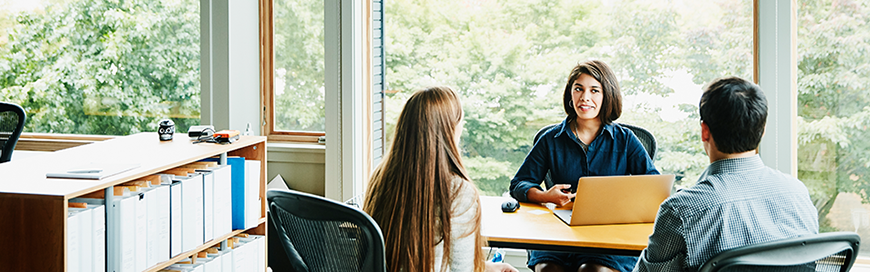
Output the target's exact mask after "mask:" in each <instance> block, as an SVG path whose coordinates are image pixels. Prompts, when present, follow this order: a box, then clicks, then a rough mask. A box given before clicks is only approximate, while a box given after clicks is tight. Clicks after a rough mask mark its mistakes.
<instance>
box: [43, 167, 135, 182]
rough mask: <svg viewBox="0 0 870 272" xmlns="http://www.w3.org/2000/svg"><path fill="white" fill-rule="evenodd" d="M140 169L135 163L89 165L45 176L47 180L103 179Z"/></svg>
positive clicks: (57, 171)
mask: <svg viewBox="0 0 870 272" xmlns="http://www.w3.org/2000/svg"><path fill="white" fill-rule="evenodd" d="M136 167H139V164H135V163H88V164H83V165H79V166H76V167H73V168H69V169H58V170H54V171H52V172H48V173H46V174H45V177H46V178H71V179H103V178H106V177H110V176H113V175H116V174H118V173H121V172H125V171H127V170H130V169H133V168H136Z"/></svg>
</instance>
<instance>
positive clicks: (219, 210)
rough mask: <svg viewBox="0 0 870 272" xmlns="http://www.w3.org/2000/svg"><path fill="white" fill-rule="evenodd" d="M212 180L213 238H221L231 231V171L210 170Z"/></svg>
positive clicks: (224, 169) (222, 169)
mask: <svg viewBox="0 0 870 272" xmlns="http://www.w3.org/2000/svg"><path fill="white" fill-rule="evenodd" d="M211 171H212V176H213V178H214V203H215V204H214V211H215V216H214V236H215V237H221V236H223V235H226V234H228V233H230V232H232V231H233V216H232V211H233V206H232V172H231V171H232V170H231V168H230V166H227V165H218V166H215V167H212V168H211Z"/></svg>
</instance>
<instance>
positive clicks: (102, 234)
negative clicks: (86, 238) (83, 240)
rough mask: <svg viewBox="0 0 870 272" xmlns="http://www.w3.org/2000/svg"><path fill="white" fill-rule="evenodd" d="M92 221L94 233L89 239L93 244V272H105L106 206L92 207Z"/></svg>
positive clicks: (102, 201) (103, 201)
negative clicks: (91, 238) (91, 239)
mask: <svg viewBox="0 0 870 272" xmlns="http://www.w3.org/2000/svg"><path fill="white" fill-rule="evenodd" d="M100 201H101V203H105V200H100ZM91 217H92V219H93V220H94V221H93V225H94V227H93V230H94V233H93V235H92V236H91V237H93V239H94V242H93V243H91V245H92V246H93V254H92V257H91V259H92V261H93V264H94V265H93V268H94V270H93V271H94V272H105V271H106V205H103V204H99V205H96V206H94V210H93V214H91Z"/></svg>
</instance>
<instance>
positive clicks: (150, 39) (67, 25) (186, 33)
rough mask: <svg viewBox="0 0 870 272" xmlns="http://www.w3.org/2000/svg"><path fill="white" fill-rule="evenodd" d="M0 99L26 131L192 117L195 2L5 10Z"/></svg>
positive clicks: (107, 128)
mask: <svg viewBox="0 0 870 272" xmlns="http://www.w3.org/2000/svg"><path fill="white" fill-rule="evenodd" d="M9 16H14V17H8V18H6V19H7V20H14V21H13V22H14V23H13V24H11V26H12V29H8V30H7V33H9V39H8V42H7V43H6V44H0V53H3V54H2V55H0V95H2V97H0V99H3V100H9V101H13V102H16V103H19V104H21V105H22V107H24V108H25V110H26V111H27V112H28V115H29V117H30V118H28V123H27V126H26V128H25V130H27V131H33V132H51V133H76V134H110V135H126V134H131V133H136V132H140V131H153V130H155V129H156V123H157V121H159V120H160V119H163V118H167V117H172V118H174V119H175V121H176V124H177V126H178V127H179V131H184V130H186V127H187V126H190V125H192V124H198V123H199V92H200V90H199V89H200V87H199V86H200V83H199V14H198V1H193V0H184V1H172V2H170V1H167V2H154V1H123V2H119V1H100V0H81V1H73V2H70V3H60V4H53V5H48V6H46V7H45V10H43V11H41V12H40V11H37V12H33V13H20V14H9Z"/></svg>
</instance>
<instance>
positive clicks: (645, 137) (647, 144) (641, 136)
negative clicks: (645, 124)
mask: <svg viewBox="0 0 870 272" xmlns="http://www.w3.org/2000/svg"><path fill="white" fill-rule="evenodd" d="M619 125H620V126H623V127H625V128H627V129H630V130H631V132H634V135H635V136H637V139H638V140H640V143H641V144H642V145H643V149H646V153H647V154H649V157H650V159H655V158H656V137H655V136H653V135H652V133H650V132H649V131H648V130H646V129H645V128H642V127H639V126H635V125H629V124H623V123H619Z"/></svg>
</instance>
